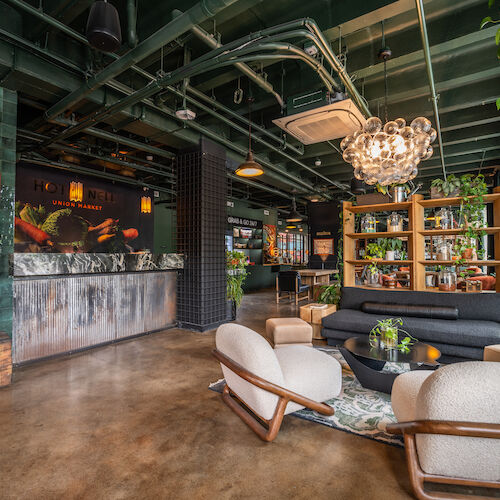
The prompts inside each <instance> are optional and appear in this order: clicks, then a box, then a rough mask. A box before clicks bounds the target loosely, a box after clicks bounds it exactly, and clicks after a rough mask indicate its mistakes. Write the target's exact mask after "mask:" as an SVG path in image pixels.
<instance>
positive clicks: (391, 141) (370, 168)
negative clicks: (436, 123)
mask: <svg viewBox="0 0 500 500" xmlns="http://www.w3.org/2000/svg"><path fill="white" fill-rule="evenodd" d="M391 55H392V52H391V49H390V48H389V47H387V46H386V45H385V32H384V22H383V21H382V48H381V49H380V51H379V53H378V57H379V59H381V60H382V61H383V62H384V108H385V122H386V123H385V125H384V124H383V123H382V120H381V119H380V118H377V117H372V118H369V119H368V120H366V122H365V124H364V125H363V127H362V128H361V129H360V130H357V131H356V132H354V134H352V135H348V136H347V137H344V139H343V140H342V142H341V143H340V148H341V149H342V152H343V153H342V157H343V158H344V160H345V161H346V162H347V163H350V164H351V165H352V166H353V168H354V177H355V178H356V179H358V180H360V181H364V182H365V183H366V184H369V185H371V186H373V185H374V184H380V185H381V186H390V185H391V184H404V183H405V182H408V181H411V180H412V179H414V178H415V177H416V176H417V174H418V168H417V167H418V164H419V163H420V162H421V161H424V160H427V159H429V158H430V157H431V156H432V153H433V149H432V146H431V144H432V143H433V142H434V141H435V140H436V137H437V132H436V131H435V130H434V129H433V128H432V124H431V122H430V121H429V120H428V119H427V118H425V117H423V116H419V117H418V118H415V119H414V120H413V121H412V122H411V123H410V125H409V126H408V125H407V124H406V120H405V119H404V118H397V119H396V120H391V121H389V119H388V115H387V94H388V92H387V60H388V59H390V57H391Z"/></svg>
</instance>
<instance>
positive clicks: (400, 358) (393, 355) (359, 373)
mask: <svg viewBox="0 0 500 500" xmlns="http://www.w3.org/2000/svg"><path fill="white" fill-rule="evenodd" d="M409 349H410V350H409V351H408V352H402V351H400V350H398V349H390V350H386V349H383V348H382V347H380V344H379V343H378V342H377V343H376V344H375V345H373V346H372V345H371V344H370V340H369V338H368V337H351V338H350V339H347V340H346V341H345V342H344V345H343V346H342V347H341V348H340V349H339V350H340V352H341V354H342V356H344V359H345V360H346V361H347V363H348V364H349V366H350V367H351V369H352V371H353V372H354V375H356V378H357V379H358V380H359V383H360V384H361V385H362V386H363V387H365V388H366V389H373V390H374V391H380V392H385V393H387V394H390V393H391V390H392V384H394V380H395V378H396V377H397V376H398V375H399V373H390V372H383V371H382V368H383V367H384V366H385V364H386V362H387V361H390V362H393V363H409V364H410V369H411V370H434V369H436V368H437V367H439V366H440V364H439V363H438V362H437V359H438V358H439V357H440V356H441V352H440V351H439V350H438V349H436V348H435V347H433V346H431V345H429V344H424V343H423V342H416V343H415V344H413V345H412V346H410V348H409Z"/></svg>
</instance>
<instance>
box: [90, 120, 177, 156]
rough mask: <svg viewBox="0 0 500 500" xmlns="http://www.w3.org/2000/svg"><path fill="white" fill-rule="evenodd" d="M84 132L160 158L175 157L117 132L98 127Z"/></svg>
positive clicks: (168, 152)
mask: <svg viewBox="0 0 500 500" xmlns="http://www.w3.org/2000/svg"><path fill="white" fill-rule="evenodd" d="M85 133H86V134H89V135H92V136H94V137H98V138H99V139H105V140H107V141H112V142H117V143H118V144H124V145H125V146H130V147H131V148H136V149H140V150H141V151H145V152H146V153H151V154H154V155H156V156H160V157H161V158H169V159H172V158H175V154H174V153H171V152H170V151H166V150H164V149H161V148H157V147H154V146H150V145H149V144H144V143H143V142H140V141H135V140H134V139H128V138H127V137H123V136H121V135H118V134H112V133H111V132H106V131H105V130H101V129H98V128H94V127H89V128H88V129H86V130H85Z"/></svg>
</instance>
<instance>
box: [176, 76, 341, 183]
mask: <svg viewBox="0 0 500 500" xmlns="http://www.w3.org/2000/svg"><path fill="white" fill-rule="evenodd" d="M167 88H168V90H169V91H170V92H172V93H173V94H175V95H176V96H178V97H183V95H184V94H183V93H182V92H180V91H179V90H177V89H176V88H175V87H172V86H169V87H167ZM186 100H187V101H188V102H190V103H192V104H194V105H195V106H196V107H198V108H199V109H201V110H203V111H205V112H206V113H208V114H210V115H212V116H214V117H216V118H217V119H218V120H220V121H222V122H223V123H226V124H227V125H229V126H230V127H232V128H234V129H235V130H237V131H238V132H241V133H242V134H244V135H246V134H247V133H248V131H247V130H246V129H244V128H243V127H241V126H240V125H238V124H236V123H234V122H233V121H231V120H230V119H229V118H226V117H225V116H222V115H220V114H219V113H217V112H216V111H214V110H212V109H210V108H209V107H207V106H205V105H204V104H201V103H200V102H198V101H196V100H195V99H193V98H192V97H190V96H186ZM254 140H255V142H259V143H260V144H262V145H264V146H266V147H267V148H269V149H271V150H272V151H274V152H276V153H278V154H280V155H282V156H283V157H285V158H286V159H287V160H290V161H293V162H295V163H296V164H297V165H298V166H299V167H301V168H304V169H306V170H310V171H311V173H313V174H315V175H319V176H321V174H318V172H317V171H316V170H314V169H312V168H310V167H308V166H307V165H305V164H304V163H302V162H300V161H299V160H297V159H295V158H293V157H292V156H290V155H289V154H288V153H285V152H284V151H282V150H281V149H279V148H278V147H276V146H274V145H272V144H269V143H268V142H267V141H264V140H263V139H261V138H260V137H255V138H254ZM233 144H234V143H233ZM238 147H239V146H238ZM256 158H257V159H258V161H261V159H260V158H258V157H257V156H256ZM263 164H265V166H266V167H268V168H271V169H272V170H276V171H277V172H278V173H280V174H281V175H284V176H285V177H288V178H289V179H291V180H293V181H294V182H296V183H297V184H302V185H303V186H304V187H305V188H306V189H308V190H311V191H312V190H314V187H313V186H312V185H311V184H309V183H306V182H305V181H303V180H302V179H300V178H298V177H297V176H296V175H294V174H292V173H289V172H288V171H287V170H285V169H282V168H280V167H278V166H276V165H275V164H273V163H269V162H264V163H263ZM324 179H325V180H326V179H327V178H326V177H324ZM335 185H336V186H337V187H340V185H338V184H335Z"/></svg>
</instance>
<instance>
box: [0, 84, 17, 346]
mask: <svg viewBox="0 0 500 500" xmlns="http://www.w3.org/2000/svg"><path fill="white" fill-rule="evenodd" d="M16 121H17V94H16V93H15V92H12V91H11V90H7V89H4V88H1V87H0V332H5V333H7V334H8V335H11V336H12V278H11V276H10V273H9V256H10V254H12V252H13V251H14V189H15V181H16V124H17V123H16Z"/></svg>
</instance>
